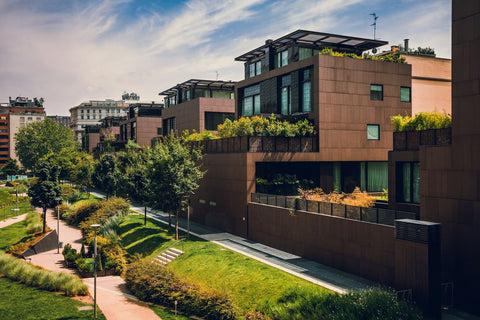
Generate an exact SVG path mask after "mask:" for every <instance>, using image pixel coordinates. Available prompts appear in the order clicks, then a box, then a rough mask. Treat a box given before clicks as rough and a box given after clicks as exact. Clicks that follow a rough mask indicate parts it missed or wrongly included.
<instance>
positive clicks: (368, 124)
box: [367, 123, 380, 141]
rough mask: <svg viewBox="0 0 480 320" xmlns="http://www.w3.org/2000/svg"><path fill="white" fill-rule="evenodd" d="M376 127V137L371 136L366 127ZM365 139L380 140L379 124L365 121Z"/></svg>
mask: <svg viewBox="0 0 480 320" xmlns="http://www.w3.org/2000/svg"><path fill="white" fill-rule="evenodd" d="M372 127H376V128H377V138H371V137H370V136H371V135H370V133H369V130H368V128H372ZM367 140H368V141H379V140H380V124H378V123H367Z"/></svg>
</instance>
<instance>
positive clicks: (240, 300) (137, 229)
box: [119, 215, 331, 314]
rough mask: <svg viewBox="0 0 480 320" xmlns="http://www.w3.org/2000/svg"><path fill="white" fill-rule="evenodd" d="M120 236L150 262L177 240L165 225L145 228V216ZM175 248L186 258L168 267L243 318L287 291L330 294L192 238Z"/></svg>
mask: <svg viewBox="0 0 480 320" xmlns="http://www.w3.org/2000/svg"><path fill="white" fill-rule="evenodd" d="M119 235H120V236H121V237H122V244H123V246H124V248H125V249H126V250H127V252H128V253H129V254H131V255H133V254H135V253H141V254H142V255H144V256H146V257H148V258H150V257H153V256H155V255H157V254H159V253H160V252H162V251H163V250H164V248H166V247H168V246H170V245H171V244H172V243H173V241H172V239H173V237H174V235H173V233H170V234H168V233H167V232H166V229H165V225H164V224H163V223H160V222H157V221H154V220H151V219H148V223H147V226H144V225H143V215H130V216H129V217H128V219H127V221H126V222H124V223H123V224H122V225H121V228H120V231H119ZM174 247H176V248H178V249H180V250H182V251H184V252H185V254H184V255H182V256H181V257H179V258H177V259H176V260H174V261H173V262H172V263H171V264H169V268H171V269H172V270H174V271H175V272H176V273H177V274H178V275H179V276H181V277H182V278H183V279H185V280H187V281H189V282H195V283H199V284H201V285H202V286H204V287H206V288H210V289H214V290H217V291H220V292H223V293H226V294H227V295H228V296H229V297H230V298H231V299H232V300H233V302H234V305H235V306H236V308H237V309H238V311H239V312H240V314H245V313H246V312H247V311H253V310H255V309H256V308H257V307H258V306H259V305H260V303H261V301H262V300H263V299H266V298H276V297H278V296H279V295H280V294H281V293H282V292H283V290H285V289H286V288H288V287H311V288H318V290H320V291H322V292H324V293H325V294H328V293H331V291H329V290H327V289H325V288H322V287H319V286H317V285H315V284H312V283H310V282H308V281H306V280H303V279H300V278H297V277H295V276H293V275H290V274H288V273H286V272H283V271H280V270H278V269H276V268H273V267H270V266H268V265H266V264H263V263H261V262H258V261H256V260H254V259H251V258H248V257H246V256H244V255H241V254H239V253H236V252H234V251H230V250H227V249H225V248H223V247H221V246H219V245H216V244H214V243H211V242H208V241H205V240H202V239H198V238H194V237H193V238H192V237H191V239H190V240H188V241H184V242H181V243H178V244H176V245H175V246H174Z"/></svg>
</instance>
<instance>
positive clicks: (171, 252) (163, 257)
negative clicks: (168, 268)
mask: <svg viewBox="0 0 480 320" xmlns="http://www.w3.org/2000/svg"><path fill="white" fill-rule="evenodd" d="M182 254H183V251H180V250H178V249H175V248H168V249H167V250H165V251H164V252H162V253H161V254H160V255H158V256H156V257H155V258H153V261H154V262H156V263H159V264H162V265H167V264H169V263H170V262H172V261H173V260H175V259H176V258H178V257H179V256H181V255H182Z"/></svg>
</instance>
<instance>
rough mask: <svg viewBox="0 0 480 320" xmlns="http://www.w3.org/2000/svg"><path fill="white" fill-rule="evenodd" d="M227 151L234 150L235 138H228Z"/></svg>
mask: <svg viewBox="0 0 480 320" xmlns="http://www.w3.org/2000/svg"><path fill="white" fill-rule="evenodd" d="M227 140H228V148H227V152H235V138H228V139H227Z"/></svg>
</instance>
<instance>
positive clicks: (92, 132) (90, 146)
mask: <svg viewBox="0 0 480 320" xmlns="http://www.w3.org/2000/svg"><path fill="white" fill-rule="evenodd" d="M84 129H85V131H84V132H83V135H82V149H83V150H85V151H87V152H88V153H93V152H94V151H95V149H96V148H97V145H98V144H99V143H100V125H99V124H97V125H88V126H85V128H84Z"/></svg>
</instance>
